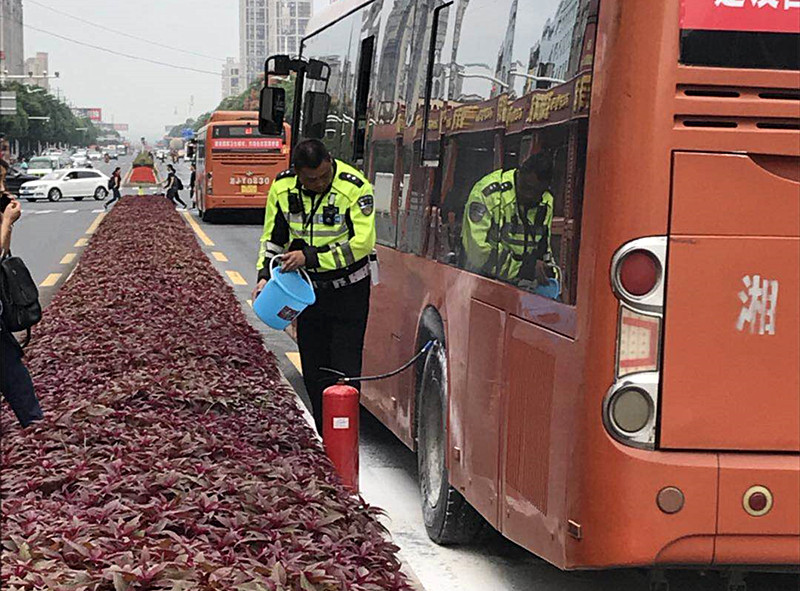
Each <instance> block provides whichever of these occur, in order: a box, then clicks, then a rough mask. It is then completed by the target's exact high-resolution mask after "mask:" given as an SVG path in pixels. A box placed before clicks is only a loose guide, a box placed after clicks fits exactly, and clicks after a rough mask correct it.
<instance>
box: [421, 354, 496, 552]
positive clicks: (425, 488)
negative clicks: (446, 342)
mask: <svg viewBox="0 0 800 591" xmlns="http://www.w3.org/2000/svg"><path fill="white" fill-rule="evenodd" d="M446 360H447V357H446V353H445V350H444V347H443V346H441V345H436V346H435V347H433V348H432V349H431V350H430V352H429V353H428V356H427V358H426V360H425V367H424V369H423V372H422V380H421V383H420V388H419V392H418V396H417V413H416V415H417V416H416V419H417V429H418V430H417V467H418V472H419V489H420V496H421V500H422V517H423V520H424V522H425V529H426V530H427V532H428V537H429V538H430V539H431V540H433V541H434V542H436V543H437V544H440V545H443V546H444V545H449V544H468V543H470V542H472V541H474V540H475V539H476V538H478V537H479V536H480V534H481V532H482V531H483V529H484V527H485V524H486V522H485V520H484V519H483V517H481V515H480V514H479V513H478V512H477V511H476V510H475V509H474V508H473V507H472V506H471V505H470V504H469V503H468V502H467V500H466V499H465V498H464V497H463V496H462V495H461V493H459V492H458V491H457V490H456V489H455V488H453V487H452V486H450V479H449V474H448V471H447V463H446V460H445V458H446V453H447V429H446V425H447V366H446V364H447V361H446Z"/></svg>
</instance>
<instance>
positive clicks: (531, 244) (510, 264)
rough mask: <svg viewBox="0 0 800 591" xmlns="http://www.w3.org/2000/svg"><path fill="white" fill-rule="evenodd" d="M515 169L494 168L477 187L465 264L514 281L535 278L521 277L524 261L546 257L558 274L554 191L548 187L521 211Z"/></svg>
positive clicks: (468, 215)
mask: <svg viewBox="0 0 800 591" xmlns="http://www.w3.org/2000/svg"><path fill="white" fill-rule="evenodd" d="M515 173H516V169H512V170H495V171H494V172H491V173H489V174H488V175H486V176H485V177H483V178H482V179H481V180H479V181H478V182H477V183H475V185H474V186H473V187H472V190H471V191H470V194H469V199H468V200H467V205H466V208H465V209H464V223H463V225H462V230H461V236H462V245H463V248H464V256H465V261H464V266H465V268H467V269H469V270H470V271H474V272H476V273H481V274H482V275H487V276H490V277H496V278H498V279H502V280H503V281H509V282H512V283H513V282H516V281H518V280H520V279H531V280H532V279H533V277H520V271H521V270H522V269H523V266H524V265H525V263H528V264H529V265H530V263H535V261H536V260H537V259H541V260H542V261H544V262H545V263H547V264H548V266H549V268H550V269H551V273H552V274H553V275H555V276H556V277H558V267H556V266H555V265H554V264H553V263H552V260H553V253H552V250H551V247H550V231H551V228H552V223H553V195H552V194H551V193H550V192H549V191H545V192H544V193H543V194H542V195H541V199H540V201H539V203H538V204H536V205H533V206H532V207H529V208H528V209H527V210H526V211H524V212H523V211H521V208H520V206H519V205H518V203H517V192H516V178H515V177H516V175H515ZM523 215H524V217H523ZM529 268H531V269H532V267H529Z"/></svg>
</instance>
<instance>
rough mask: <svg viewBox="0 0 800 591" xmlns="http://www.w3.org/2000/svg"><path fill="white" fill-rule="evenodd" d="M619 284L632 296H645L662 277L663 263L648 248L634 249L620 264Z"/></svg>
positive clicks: (618, 271)
mask: <svg viewBox="0 0 800 591" xmlns="http://www.w3.org/2000/svg"><path fill="white" fill-rule="evenodd" d="M617 273H618V277H619V284H620V285H621V286H622V289H624V290H625V291H626V292H628V293H629V294H630V295H632V296H636V297H641V296H645V295H647V294H648V293H650V292H651V291H653V289H655V287H656V286H657V285H658V282H659V280H660V279H661V263H659V262H658V259H656V257H655V256H653V255H652V254H651V253H650V252H648V251H646V250H639V249H637V250H632V251H631V252H629V253H628V254H626V255H625V256H624V258H623V259H622V260H621V261H620V262H619V266H618V270H617Z"/></svg>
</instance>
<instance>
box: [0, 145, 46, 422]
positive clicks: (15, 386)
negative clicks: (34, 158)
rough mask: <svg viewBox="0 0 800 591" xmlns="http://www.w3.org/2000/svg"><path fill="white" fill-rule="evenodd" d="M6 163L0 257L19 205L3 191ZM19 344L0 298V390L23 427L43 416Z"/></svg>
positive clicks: (1, 173)
mask: <svg viewBox="0 0 800 591" xmlns="http://www.w3.org/2000/svg"><path fill="white" fill-rule="evenodd" d="M7 172H8V163H7V162H6V161H5V160H2V159H0V258H3V257H5V256H7V255H9V254H11V229H12V227H13V226H14V222H16V221H17V220H18V219H19V217H20V215H22V207H21V206H20V204H19V201H17V200H16V199H14V197H13V195H11V194H10V193H7V192H6V184H5V181H6V173H7ZM22 356H23V352H22V347H20V345H19V342H18V341H17V339H16V338H15V337H14V335H13V334H11V332H10V331H9V330H8V329H7V328H6V327H5V325H4V323H3V302H2V300H0V392H2V394H3V398H5V399H6V401H7V402H8V404H9V406H11V410H13V411H14V414H15V415H16V416H17V420H18V421H19V424H20V425H21V426H22V427H27V426H28V425H30V424H31V423H32V422H34V421H38V420H41V419H43V418H44V413H42V408H41V407H40V406H39V399H38V398H36V393H35V392H34V390H33V380H32V379H31V374H30V373H28V369H27V368H26V367H25V364H24V363H22Z"/></svg>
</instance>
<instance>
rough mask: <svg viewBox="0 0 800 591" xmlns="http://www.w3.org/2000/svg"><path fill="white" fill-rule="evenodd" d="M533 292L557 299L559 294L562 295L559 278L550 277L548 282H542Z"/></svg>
mask: <svg viewBox="0 0 800 591" xmlns="http://www.w3.org/2000/svg"><path fill="white" fill-rule="evenodd" d="M533 293H538V294H539V295H540V296H544V297H546V298H550V299H551V300H557V299H558V296H560V295H561V284H560V283H559V282H558V279H555V278H554V277H550V278H548V280H547V283H540V284H539V285H537V286H536V287H535V288H534V290H533Z"/></svg>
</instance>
